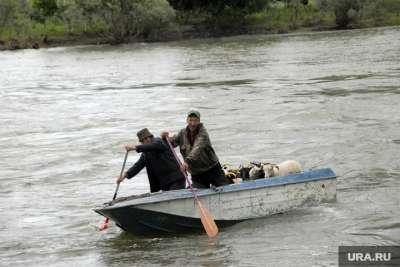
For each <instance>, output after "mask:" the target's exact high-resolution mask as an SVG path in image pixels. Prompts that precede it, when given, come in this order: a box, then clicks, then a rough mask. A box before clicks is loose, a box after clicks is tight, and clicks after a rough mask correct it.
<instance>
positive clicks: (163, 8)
mask: <svg viewBox="0 0 400 267" xmlns="http://www.w3.org/2000/svg"><path fill="white" fill-rule="evenodd" d="M236 2H237V1H236ZM236 2H235V1H233V0H231V1H229V0H226V1H222V0H215V1H214V2H212V3H213V4H212V5H210V4H209V5H208V6H207V5H204V4H202V5H201V6H195V5H193V4H192V5H189V6H187V5H186V6H185V5H183V4H182V3H187V2H181V1H177V0H175V1H169V2H168V1H166V0H93V1H88V2H86V1H77V0H25V1H24V0H22V1H13V0H0V50H4V49H24V48H41V47H49V46H59V45H77V44H104V43H110V44H118V43H127V42H134V41H168V40H179V39H186V38H196V37H210V36H227V35H237V34H253V33H257V34H258V33H287V32H292V31H297V30H299V29H302V30H326V29H329V30H331V29H346V28H366V27H377V26H392V25H400V1H398V0H376V1H372V0H309V1H306V0H284V1H275V0H253V1H251V0H249V1H248V2H246V4H245V6H243V4H242V6H239V5H237V4H235V3H236ZM250 4H253V5H251V6H250V7H248V6H246V5H250Z"/></svg>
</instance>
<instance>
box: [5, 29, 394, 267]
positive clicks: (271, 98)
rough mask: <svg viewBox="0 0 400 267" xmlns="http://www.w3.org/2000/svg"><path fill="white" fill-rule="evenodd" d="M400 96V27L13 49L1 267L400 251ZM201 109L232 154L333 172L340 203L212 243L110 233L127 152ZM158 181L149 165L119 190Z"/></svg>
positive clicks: (223, 154)
mask: <svg viewBox="0 0 400 267" xmlns="http://www.w3.org/2000/svg"><path fill="white" fill-rule="evenodd" d="M399 104H400V28H396V27H395V28H377V29H366V30H353V31H343V32H324V33H304V34H288V35H272V36H271V35H270V36H266V35H256V36H240V37H230V38H218V39H199V40H189V41H181V42H172V43H152V44H130V45H122V46H84V47H68V48H63V47H62V48H50V49H41V50H23V51H14V52H11V51H5V52H0V124H1V127H0V159H1V160H0V240H1V242H0V265H1V266H46V265H47V266H182V265H183V266H184V265H187V266H337V258H338V257H337V250H338V246H339V245H400V209H399V205H400V194H399V190H400V161H399V157H400V153H399V152H400V107H399ZM190 108H196V109H198V110H199V111H200V112H201V114H202V121H203V122H204V124H205V126H206V127H207V128H208V131H209V134H210V137H211V139H212V142H213V145H214V147H215V149H216V152H217V154H218V156H219V158H220V160H221V162H229V163H233V164H239V163H241V162H248V161H251V160H264V159H265V160H269V161H270V162H275V163H279V162H281V161H283V160H286V159H296V160H298V161H300V163H301V164H302V165H303V166H304V168H305V169H316V168H323V167H330V168H332V169H333V170H334V171H335V172H336V173H337V175H338V190H337V201H336V202H335V203H325V204H321V205H319V206H315V207H304V208H302V209H299V210H296V211H293V212H289V213H286V214H281V215H275V216H271V217H268V218H264V219H257V220H253V221H247V222H243V223H240V224H237V225H235V226H233V227H230V228H226V229H223V230H222V231H221V232H220V234H219V236H218V237H217V238H215V239H211V240H210V239H208V238H207V236H206V235H198V234H196V235H188V236H176V237H162V238H142V237H135V236H132V235H129V234H126V233H123V232H122V231H121V230H119V229H118V228H117V227H116V226H115V225H113V224H111V225H110V228H109V229H108V230H107V231H106V232H105V233H99V232H98V231H97V230H96V228H97V227H98V226H99V225H100V224H101V223H102V222H103V218H102V217H100V216H99V215H97V214H96V213H94V212H93V211H92V209H93V208H94V207H96V206H98V205H100V204H102V203H104V202H107V201H109V200H111V198H112V195H113V193H114V190H115V185H116V184H115V179H116V177H117V176H118V175H119V172H120V168H121V164H122V161H123V157H124V150H123V145H124V144H128V143H136V136H135V133H136V131H138V130H139V129H141V128H142V127H149V128H150V130H151V131H153V132H154V133H155V134H156V135H158V134H159V133H160V131H161V130H170V131H171V132H176V131H178V129H180V128H182V127H184V125H185V114H186V112H187V111H188V110H189V109H190ZM137 158H138V154H136V153H131V154H130V156H129V158H128V165H131V164H132V163H133V162H134V161H135V160H136V159H137ZM148 190H149V189H148V182H147V176H146V173H145V172H144V171H143V172H142V173H141V174H140V175H139V176H137V177H136V178H134V179H132V180H129V181H124V182H123V183H122V184H121V186H120V190H119V193H118V194H119V196H128V195H131V194H139V193H144V192H148Z"/></svg>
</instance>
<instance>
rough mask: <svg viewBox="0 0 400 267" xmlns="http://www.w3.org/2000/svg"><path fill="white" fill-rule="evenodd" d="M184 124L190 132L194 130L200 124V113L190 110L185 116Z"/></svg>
mask: <svg viewBox="0 0 400 267" xmlns="http://www.w3.org/2000/svg"><path fill="white" fill-rule="evenodd" d="M186 122H187V124H188V126H189V129H190V130H191V131H193V130H195V129H196V128H197V127H198V126H199V124H200V112H198V111H197V110H191V111H189V112H188V114H187V118H186Z"/></svg>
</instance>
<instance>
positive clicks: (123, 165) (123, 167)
mask: <svg viewBox="0 0 400 267" xmlns="http://www.w3.org/2000/svg"><path fill="white" fill-rule="evenodd" d="M128 153H129V151H128V150H127V151H126V152H125V158H124V163H123V164H122V168H121V173H120V174H119V177H121V176H122V174H123V173H124V169H125V164H126V160H127V159H128ZM119 184H120V183H118V184H117V188H115V193H114V197H113V200H115V199H116V198H117V194H118V189H119Z"/></svg>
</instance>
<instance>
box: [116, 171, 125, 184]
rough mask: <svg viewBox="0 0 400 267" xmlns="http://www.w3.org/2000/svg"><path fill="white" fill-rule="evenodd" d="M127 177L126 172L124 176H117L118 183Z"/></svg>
mask: <svg viewBox="0 0 400 267" xmlns="http://www.w3.org/2000/svg"><path fill="white" fill-rule="evenodd" d="M125 178H126V172H125V173H124V174H123V175H122V176H120V177H118V178H117V184H120V183H121V182H122V181H123V180H125Z"/></svg>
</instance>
